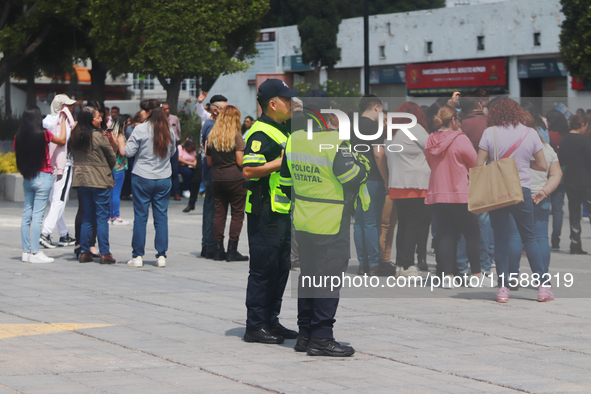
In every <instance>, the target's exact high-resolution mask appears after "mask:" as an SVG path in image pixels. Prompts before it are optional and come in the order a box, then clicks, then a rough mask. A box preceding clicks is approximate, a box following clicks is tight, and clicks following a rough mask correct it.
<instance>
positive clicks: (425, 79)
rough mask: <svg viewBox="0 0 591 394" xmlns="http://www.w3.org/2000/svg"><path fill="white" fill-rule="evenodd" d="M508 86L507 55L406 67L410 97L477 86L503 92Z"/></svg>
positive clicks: (469, 89)
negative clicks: (504, 56)
mask: <svg viewBox="0 0 591 394" xmlns="http://www.w3.org/2000/svg"><path fill="white" fill-rule="evenodd" d="M506 87H507V73H506V64H505V59H504V58H501V59H489V60H472V61H465V62H445V63H425V64H409V65H407V66H406V88H407V90H408V95H409V96H432V95H440V94H448V93H453V92H454V91H460V92H462V91H473V90H475V89H477V88H484V89H487V90H488V91H489V92H490V93H503V92H505V90H506Z"/></svg>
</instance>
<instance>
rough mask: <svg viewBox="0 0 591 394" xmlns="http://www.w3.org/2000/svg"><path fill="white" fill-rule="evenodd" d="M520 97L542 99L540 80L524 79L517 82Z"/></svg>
mask: <svg viewBox="0 0 591 394" xmlns="http://www.w3.org/2000/svg"><path fill="white" fill-rule="evenodd" d="M519 82H520V85H521V97H542V95H543V90H542V78H524V79H520V80H519Z"/></svg>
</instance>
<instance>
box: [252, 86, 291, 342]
mask: <svg viewBox="0 0 591 394" xmlns="http://www.w3.org/2000/svg"><path fill="white" fill-rule="evenodd" d="M299 93H300V92H299V91H297V90H292V89H290V88H289V87H288V86H287V84H286V83H285V82H283V81H281V80H279V79H267V80H266V81H265V82H263V83H262V84H261V85H260V86H259V91H258V93H257V100H258V102H259V104H260V106H261V108H262V110H263V114H262V115H261V117H260V118H259V119H258V120H257V121H256V122H255V123H254V124H253V125H252V126H251V128H250V132H249V133H248V136H247V137H246V149H245V150H244V162H243V175H244V179H246V182H245V186H246V188H247V189H248V190H249V191H248V195H247V200H246V209H245V210H246V213H247V217H248V227H247V229H248V244H249V252H250V253H249V254H250V271H249V275H248V286H247V289H246V308H247V318H246V332H245V334H244V341H245V342H262V343H277V344H279V343H283V340H284V339H296V338H297V335H298V333H297V331H294V330H289V329H287V328H285V327H283V326H282V325H281V324H280V323H279V319H278V316H279V312H280V311H281V301H282V298H283V292H284V291H285V285H286V284H287V278H288V276H289V269H290V261H289V255H290V251H291V224H290V220H289V211H290V206H291V202H290V201H289V198H287V196H286V195H285V193H284V192H282V191H281V189H280V187H279V169H280V168H281V158H282V157H283V154H284V150H285V146H286V143H287V138H288V137H289V134H290V132H291V122H290V119H291V98H292V97H295V96H297V95H298V94H299Z"/></svg>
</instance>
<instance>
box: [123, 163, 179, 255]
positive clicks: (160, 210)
mask: <svg viewBox="0 0 591 394" xmlns="http://www.w3.org/2000/svg"><path fill="white" fill-rule="evenodd" d="M171 183H172V182H171V180H170V178H165V179H146V178H142V177H141V176H137V175H134V176H133V178H132V179H131V190H132V194H133V216H134V220H133V236H132V239H131V247H132V256H133V257H134V258H135V257H137V256H144V254H145V248H146V226H147V225H148V215H149V213H150V204H152V216H153V217H154V229H155V230H156V236H155V237H154V248H155V249H156V258H158V257H160V256H164V257H166V251H167V250H168V203H169V202H170V198H169V195H170V189H171V187H172V186H171Z"/></svg>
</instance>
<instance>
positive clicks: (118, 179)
mask: <svg viewBox="0 0 591 394" xmlns="http://www.w3.org/2000/svg"><path fill="white" fill-rule="evenodd" d="M113 179H114V180H115V186H114V187H113V191H112V192H111V218H113V219H114V218H118V217H119V216H121V214H120V212H119V208H120V207H121V188H122V187H123V183H124V182H125V170H120V171H113Z"/></svg>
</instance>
